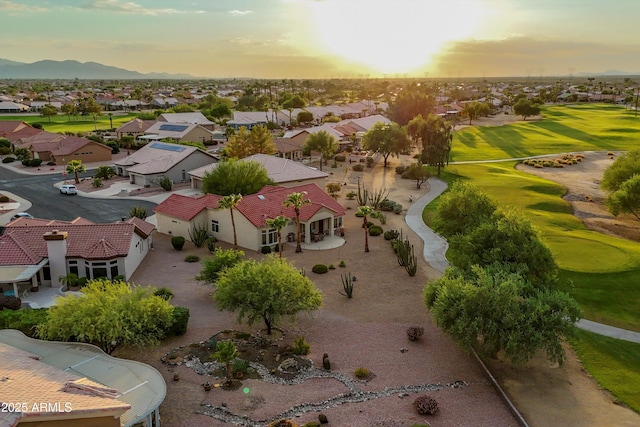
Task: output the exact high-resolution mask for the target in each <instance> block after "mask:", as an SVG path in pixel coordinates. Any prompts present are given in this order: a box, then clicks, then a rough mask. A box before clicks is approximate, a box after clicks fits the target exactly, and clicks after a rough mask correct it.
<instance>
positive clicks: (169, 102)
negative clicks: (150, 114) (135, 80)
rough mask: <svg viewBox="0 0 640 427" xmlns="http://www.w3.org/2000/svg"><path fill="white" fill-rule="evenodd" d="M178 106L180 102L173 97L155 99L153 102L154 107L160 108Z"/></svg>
mask: <svg viewBox="0 0 640 427" xmlns="http://www.w3.org/2000/svg"><path fill="white" fill-rule="evenodd" d="M178 104H179V101H178V100H177V99H176V98H173V97H167V98H154V100H153V101H151V106H152V107H160V108H171V107H175V106H176V105H178Z"/></svg>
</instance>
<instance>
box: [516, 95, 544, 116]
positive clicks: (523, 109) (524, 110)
mask: <svg viewBox="0 0 640 427" xmlns="http://www.w3.org/2000/svg"><path fill="white" fill-rule="evenodd" d="M513 112H514V113H516V114H517V115H519V116H522V119H523V120H527V117H531V116H537V115H538V114H540V105H539V104H534V103H532V102H531V101H529V100H528V99H526V98H520V99H519V100H518V102H516V105H514V106H513Z"/></svg>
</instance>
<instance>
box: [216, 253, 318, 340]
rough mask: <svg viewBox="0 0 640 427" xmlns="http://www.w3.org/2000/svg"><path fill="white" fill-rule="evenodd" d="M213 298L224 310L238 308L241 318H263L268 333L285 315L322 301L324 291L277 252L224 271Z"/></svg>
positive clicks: (249, 322)
mask: <svg viewBox="0 0 640 427" xmlns="http://www.w3.org/2000/svg"><path fill="white" fill-rule="evenodd" d="M213 298H214V300H215V302H216V304H217V306H218V307H219V308H220V309H221V310H227V311H232V312H236V313H237V314H238V322H242V321H244V320H245V319H246V321H247V323H248V324H249V325H253V324H254V323H255V322H256V321H259V320H262V321H263V322H264V324H265V327H266V328H267V334H271V331H272V329H273V327H274V326H275V325H276V324H277V323H278V321H279V320H280V319H281V318H282V317H284V316H295V315H296V314H297V313H298V312H300V311H307V312H310V311H313V310H317V309H318V308H320V306H321V305H322V294H321V293H320V291H319V290H318V289H316V287H315V286H314V285H313V282H312V281H311V280H310V279H309V278H308V277H306V276H303V275H302V274H301V273H300V271H299V270H298V269H297V268H296V267H295V266H294V265H293V264H290V263H289V262H287V261H286V260H285V259H283V258H278V257H277V256H276V255H275V254H269V255H268V256H267V257H266V258H264V259H263V260H262V261H261V262H258V261H255V260H246V261H242V262H240V263H238V264H236V265H234V266H233V267H230V268H227V269H225V270H223V271H222V272H220V274H219V276H218V281H217V290H216V292H215V293H214V294H213Z"/></svg>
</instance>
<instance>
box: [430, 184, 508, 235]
mask: <svg viewBox="0 0 640 427" xmlns="http://www.w3.org/2000/svg"><path fill="white" fill-rule="evenodd" d="M496 209H497V206H496V204H495V203H494V201H493V200H491V198H490V197H489V196H487V195H486V194H485V193H483V192H482V191H480V189H479V188H478V187H475V186H473V185H471V184H467V183H465V182H463V181H456V182H454V183H453V185H452V186H451V188H449V190H448V191H447V192H446V193H444V194H443V195H442V196H440V201H439V203H438V210H437V212H436V217H435V220H434V226H435V229H436V231H437V232H438V233H440V234H442V235H443V236H444V237H446V238H450V237H453V236H455V235H456V234H466V233H468V232H470V231H471V230H473V229H475V228H477V227H478V226H479V225H480V224H482V223H484V222H486V221H489V220H490V219H491V216H492V215H493V213H494V212H495V210H496Z"/></svg>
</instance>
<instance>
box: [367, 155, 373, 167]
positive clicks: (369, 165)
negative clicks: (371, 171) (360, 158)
mask: <svg viewBox="0 0 640 427" xmlns="http://www.w3.org/2000/svg"><path fill="white" fill-rule="evenodd" d="M366 161H367V167H368V168H371V167H373V157H367V160H366Z"/></svg>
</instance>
